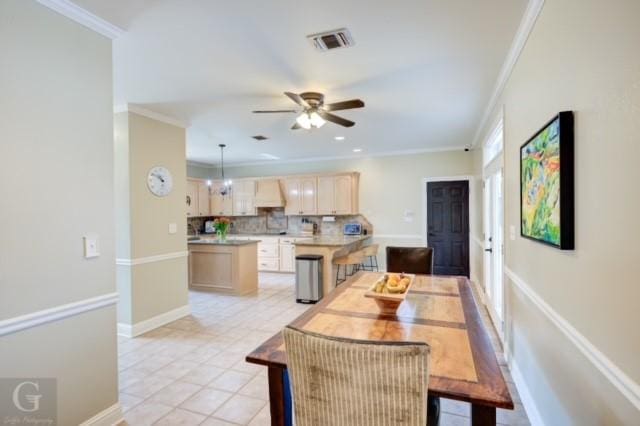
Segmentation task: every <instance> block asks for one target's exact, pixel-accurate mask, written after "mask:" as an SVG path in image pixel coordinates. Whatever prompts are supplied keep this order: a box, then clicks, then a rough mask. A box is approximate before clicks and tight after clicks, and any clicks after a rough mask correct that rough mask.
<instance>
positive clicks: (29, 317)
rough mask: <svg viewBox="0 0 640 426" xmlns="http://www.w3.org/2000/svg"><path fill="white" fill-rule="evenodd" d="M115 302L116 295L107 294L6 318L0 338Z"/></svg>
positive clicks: (116, 299)
mask: <svg viewBox="0 0 640 426" xmlns="http://www.w3.org/2000/svg"><path fill="white" fill-rule="evenodd" d="M116 302H118V293H108V294H103V295H101V296H96V297H90V298H89V299H84V300H79V301H77V302H73V303H67V304H66V305H60V306H54V307H53V308H48V309H43V310H41V311H36V312H32V313H30V314H26V315H20V316H18V317H13V318H8V319H5V320H2V321H0V336H4V335H7V334H11V333H16V332H18V331H21V330H25V329H27V328H31V327H37V326H39V325H43V324H48V323H50V322H54V321H59V320H61V319H64V318H68V317H72V316H75V315H79V314H82V313H85V312H89V311H93V310H95V309H99V308H103V307H105V306H111V305H115V304H116Z"/></svg>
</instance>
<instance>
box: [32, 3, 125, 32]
mask: <svg viewBox="0 0 640 426" xmlns="http://www.w3.org/2000/svg"><path fill="white" fill-rule="evenodd" d="M36 1H37V2H38V3H40V4H41V5H43V6H45V7H48V8H49V9H51V10H53V11H56V12H58V13H59V14H61V15H63V16H66V17H67V18H69V19H71V20H72V21H75V22H77V23H79V24H80V25H84V26H85V27H87V28H89V29H90V30H93V31H95V32H97V33H98V34H102V35H103V36H105V37H107V38H110V39H111V40H113V39H116V38H118V37H120V36H121V35H122V34H124V33H125V32H126V31H125V30H123V29H122V28H120V27H118V26H116V25H113V24H112V23H110V22H107V21H105V20H104V19H102V18H100V17H98V16H96V15H94V14H93V13H91V12H89V11H87V10H85V9H83V8H81V7H80V6H78V5H76V4H74V3H72V2H70V1H69V0H36Z"/></svg>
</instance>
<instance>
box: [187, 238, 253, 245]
mask: <svg viewBox="0 0 640 426" xmlns="http://www.w3.org/2000/svg"><path fill="white" fill-rule="evenodd" d="M259 242H260V240H239V239H236V238H229V237H227V239H226V240H225V241H220V240H218V239H217V238H212V237H200V238H198V239H197V240H189V241H187V243H189V244H199V245H203V244H207V245H214V246H246V245H248V244H257V243H259Z"/></svg>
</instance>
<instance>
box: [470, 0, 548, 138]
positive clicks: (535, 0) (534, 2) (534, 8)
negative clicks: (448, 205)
mask: <svg viewBox="0 0 640 426" xmlns="http://www.w3.org/2000/svg"><path fill="white" fill-rule="evenodd" d="M542 6H544V0H529V3H528V4H527V8H526V9H525V11H524V15H522V20H521V21H520V25H519V26H518V30H517V31H516V35H515V37H514V38H513V42H511V47H510V48H509V53H508V54H507V57H506V59H505V60H504V63H503V64H502V68H501V69H500V74H498V79H497V81H496V85H495V87H494V89H493V92H492V94H491V98H489V102H488V103H487V108H486V109H485V111H484V114H483V115H482V119H481V120H480V123H479V124H478V128H477V129H476V133H475V135H474V137H473V143H472V144H471V146H472V147H475V146H477V144H478V142H479V141H480V137H481V136H482V133H483V131H484V129H485V126H486V125H487V120H489V117H490V116H491V112H492V111H493V110H494V109H495V107H496V104H497V103H498V100H499V99H500V96H502V91H503V90H504V88H505V86H506V85H507V81H508V80H509V77H510V76H511V72H512V71H513V68H514V67H515V66H516V62H517V61H518V58H519V57H520V54H521V53H522V50H523V49H524V46H525V44H526V43H527V39H528V38H529V34H531V31H532V30H533V26H534V25H535V23H536V19H538V15H540V12H541V11H542Z"/></svg>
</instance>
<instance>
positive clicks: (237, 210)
mask: <svg viewBox="0 0 640 426" xmlns="http://www.w3.org/2000/svg"><path fill="white" fill-rule="evenodd" d="M231 192H232V194H233V215H234V216H255V215H256V214H257V210H256V206H255V197H256V181H255V180H253V179H243V180H234V181H233V186H232V191H231Z"/></svg>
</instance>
